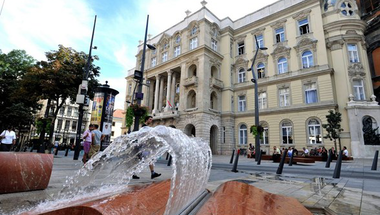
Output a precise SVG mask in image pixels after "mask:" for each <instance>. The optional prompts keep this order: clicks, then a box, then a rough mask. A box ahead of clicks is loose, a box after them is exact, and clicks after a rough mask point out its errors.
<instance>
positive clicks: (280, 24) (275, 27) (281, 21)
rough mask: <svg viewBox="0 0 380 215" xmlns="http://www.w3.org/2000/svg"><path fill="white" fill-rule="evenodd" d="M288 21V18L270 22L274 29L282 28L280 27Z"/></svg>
mask: <svg viewBox="0 0 380 215" xmlns="http://www.w3.org/2000/svg"><path fill="white" fill-rule="evenodd" d="M286 21H287V20H286V19H281V20H278V21H276V22H274V23H272V24H270V27H272V28H273V29H277V28H280V27H282V26H284V25H285V22H286Z"/></svg>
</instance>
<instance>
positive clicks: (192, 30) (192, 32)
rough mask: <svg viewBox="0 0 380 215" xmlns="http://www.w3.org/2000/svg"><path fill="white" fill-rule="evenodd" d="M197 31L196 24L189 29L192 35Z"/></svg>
mask: <svg viewBox="0 0 380 215" xmlns="http://www.w3.org/2000/svg"><path fill="white" fill-rule="evenodd" d="M197 32H198V28H197V26H194V27H193V28H192V29H191V32H190V35H191V36H193V35H195V34H196V33H197Z"/></svg>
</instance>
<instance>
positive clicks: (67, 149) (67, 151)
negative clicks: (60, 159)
mask: <svg viewBox="0 0 380 215" xmlns="http://www.w3.org/2000/svg"><path fill="white" fill-rule="evenodd" d="M68 154H69V147H67V148H66V152H65V157H67V155H68Z"/></svg>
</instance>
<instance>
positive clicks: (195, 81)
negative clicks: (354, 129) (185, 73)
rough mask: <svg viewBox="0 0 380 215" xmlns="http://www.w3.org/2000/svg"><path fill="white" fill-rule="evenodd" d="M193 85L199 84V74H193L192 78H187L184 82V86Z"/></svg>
mask: <svg viewBox="0 0 380 215" xmlns="http://www.w3.org/2000/svg"><path fill="white" fill-rule="evenodd" d="M192 85H195V86H198V77H197V76H193V77H191V78H186V79H185V81H184V83H183V86H185V87H189V86H192Z"/></svg>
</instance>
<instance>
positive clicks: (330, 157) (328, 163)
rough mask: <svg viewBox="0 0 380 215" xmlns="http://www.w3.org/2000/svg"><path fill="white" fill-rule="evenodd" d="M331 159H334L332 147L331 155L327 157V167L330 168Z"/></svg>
mask: <svg viewBox="0 0 380 215" xmlns="http://www.w3.org/2000/svg"><path fill="white" fill-rule="evenodd" d="M331 161H332V151H331V149H330V150H329V157H328V158H327V161H326V166H325V168H330V163H331Z"/></svg>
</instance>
